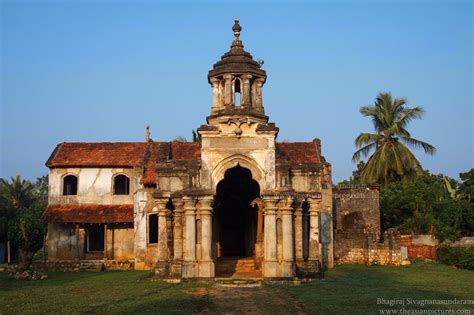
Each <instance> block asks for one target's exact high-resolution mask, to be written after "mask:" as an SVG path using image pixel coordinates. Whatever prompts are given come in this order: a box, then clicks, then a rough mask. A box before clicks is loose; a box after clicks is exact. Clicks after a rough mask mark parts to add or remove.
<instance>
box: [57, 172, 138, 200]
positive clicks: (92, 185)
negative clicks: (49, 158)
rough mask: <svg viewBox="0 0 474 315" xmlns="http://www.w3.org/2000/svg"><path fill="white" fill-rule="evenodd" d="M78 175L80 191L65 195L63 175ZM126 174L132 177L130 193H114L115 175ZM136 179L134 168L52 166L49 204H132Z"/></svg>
mask: <svg viewBox="0 0 474 315" xmlns="http://www.w3.org/2000/svg"><path fill="white" fill-rule="evenodd" d="M69 174H71V175H76V176H77V180H78V182H77V184H78V191H77V195H75V196H63V177H64V176H65V175H69ZM116 174H124V175H127V176H128V177H129V178H130V194H129V195H114V194H113V177H114V175H116ZM135 185H136V179H135V176H134V169H133V168H50V169H49V187H48V188H49V189H48V202H49V204H64V203H69V204H71V203H74V204H76V203H98V204H132V203H133V192H134V190H135Z"/></svg>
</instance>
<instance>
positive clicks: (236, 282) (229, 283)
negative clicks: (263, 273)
mask: <svg viewBox="0 0 474 315" xmlns="http://www.w3.org/2000/svg"><path fill="white" fill-rule="evenodd" d="M262 282H263V278H259V277H254V278H251V277H243V278H238V277H231V278H215V279H214V283H215V286H217V287H225V288H256V287H261V286H262Z"/></svg>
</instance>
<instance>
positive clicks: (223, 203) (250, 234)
mask: <svg viewBox="0 0 474 315" xmlns="http://www.w3.org/2000/svg"><path fill="white" fill-rule="evenodd" d="M259 196H260V187H259V185H258V183H257V182H256V181H255V180H254V179H252V173H251V172H250V170H249V169H247V168H244V167H241V166H240V165H239V164H237V166H235V167H233V168H230V169H228V170H227V171H226V172H225V175H224V179H223V180H221V181H220V182H219V183H218V185H217V189H216V202H215V215H216V226H215V228H216V230H215V232H216V234H215V235H216V242H217V244H218V252H217V256H218V257H236V256H237V257H249V256H254V255H255V242H256V236H257V218H258V209H257V207H254V206H252V205H251V202H252V201H253V200H254V199H255V198H257V197H259Z"/></svg>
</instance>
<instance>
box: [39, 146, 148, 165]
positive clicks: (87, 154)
mask: <svg viewBox="0 0 474 315" xmlns="http://www.w3.org/2000/svg"><path fill="white" fill-rule="evenodd" d="M145 148H146V143H145V142H96V143H85V142H76V143H74V142H64V143H61V144H59V145H58V146H57V147H56V149H55V150H54V152H53V153H52V154H51V157H50V158H49V160H48V161H47V162H46V166H48V167H61V166H123V167H133V166H135V165H137V164H138V163H140V162H141V161H142V160H143V156H144V154H145Z"/></svg>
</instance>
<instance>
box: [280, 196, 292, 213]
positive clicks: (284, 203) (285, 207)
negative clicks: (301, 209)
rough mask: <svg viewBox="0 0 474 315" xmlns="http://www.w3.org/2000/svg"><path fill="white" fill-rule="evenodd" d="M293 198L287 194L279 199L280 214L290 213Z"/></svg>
mask: <svg viewBox="0 0 474 315" xmlns="http://www.w3.org/2000/svg"><path fill="white" fill-rule="evenodd" d="M293 199H294V198H293V197H291V196H288V197H285V198H283V199H281V200H280V204H281V207H280V210H281V213H282V214H292V212H293V208H292V204H293Z"/></svg>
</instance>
